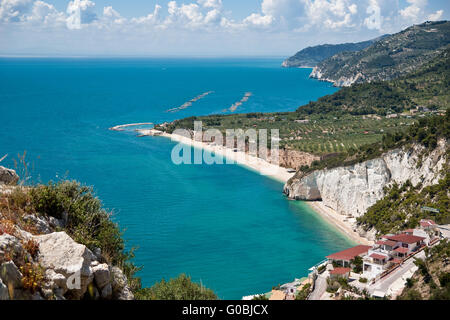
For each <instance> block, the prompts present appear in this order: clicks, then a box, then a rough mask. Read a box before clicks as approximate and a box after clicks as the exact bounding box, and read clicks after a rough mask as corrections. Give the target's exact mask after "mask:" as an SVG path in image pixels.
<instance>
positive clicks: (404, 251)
mask: <svg viewBox="0 0 450 320" xmlns="http://www.w3.org/2000/svg"><path fill="white" fill-rule="evenodd" d="M394 251H397V252H400V253H408V248H402V247H398V248H397V249H395V250H394Z"/></svg>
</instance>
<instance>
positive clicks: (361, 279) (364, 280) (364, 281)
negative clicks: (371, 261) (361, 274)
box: [359, 278, 368, 283]
mask: <svg viewBox="0 0 450 320" xmlns="http://www.w3.org/2000/svg"><path fill="white" fill-rule="evenodd" d="M367 281H368V280H367V278H359V282H361V283H367Z"/></svg>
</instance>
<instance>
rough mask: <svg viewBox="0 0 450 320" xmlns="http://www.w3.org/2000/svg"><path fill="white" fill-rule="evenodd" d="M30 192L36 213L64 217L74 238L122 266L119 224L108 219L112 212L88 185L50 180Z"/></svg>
mask: <svg viewBox="0 0 450 320" xmlns="http://www.w3.org/2000/svg"><path fill="white" fill-rule="evenodd" d="M30 195H31V202H32V204H33V206H34V208H35V210H36V211H37V212H38V213H41V214H47V215H50V216H52V217H55V218H57V219H62V218H64V217H66V219H67V223H66V227H65V230H66V231H67V233H68V234H69V235H70V236H71V237H72V238H73V239H74V240H75V241H76V242H78V243H82V244H84V245H86V246H87V247H88V248H89V249H91V250H93V249H94V248H100V249H101V251H102V255H104V257H105V258H106V259H107V260H108V262H110V263H112V264H114V265H119V266H121V267H122V265H123V263H124V262H125V260H127V259H128V254H127V253H125V252H124V247H125V245H124V241H123V239H122V233H121V232H120V230H119V227H118V225H117V224H116V223H114V222H112V221H111V219H110V217H111V214H110V213H108V212H106V211H105V210H104V209H103V208H102V203H101V201H100V200H99V199H98V198H97V197H95V195H94V193H93V190H92V188H91V187H86V186H82V185H80V184H79V183H78V182H75V181H62V182H58V183H53V182H50V183H49V184H48V185H41V186H37V187H35V188H33V189H31V191H30Z"/></svg>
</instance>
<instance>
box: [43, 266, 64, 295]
mask: <svg viewBox="0 0 450 320" xmlns="http://www.w3.org/2000/svg"><path fill="white" fill-rule="evenodd" d="M45 278H46V279H47V282H46V284H45V287H46V288H49V289H55V288H61V289H63V292H64V293H66V291H67V279H66V277H65V276H64V275H63V274H61V273H56V272H55V271H54V270H53V269H47V270H45Z"/></svg>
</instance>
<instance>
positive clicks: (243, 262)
mask: <svg viewBox="0 0 450 320" xmlns="http://www.w3.org/2000/svg"><path fill="white" fill-rule="evenodd" d="M281 62H282V59H261V58H257V59H237V58H236V59H12V58H11V59H9V58H8V59H6V58H3V59H0V117H1V118H0V120H1V121H0V157H2V156H3V155H4V154H6V153H8V154H9V156H8V157H7V158H6V160H5V161H3V162H2V165H4V166H9V167H13V166H14V165H13V160H14V159H17V154H18V153H23V151H25V150H26V152H27V155H26V159H27V161H28V163H29V167H30V171H31V174H32V177H33V181H35V182H36V181H37V182H44V183H45V182H47V181H49V180H58V179H63V178H70V179H77V180H79V181H82V182H83V183H85V184H87V185H92V186H94V189H95V191H96V193H97V194H98V196H99V197H100V198H101V199H102V200H103V203H104V206H105V207H106V208H109V209H114V212H115V214H114V217H113V218H114V220H115V221H117V222H118V223H119V225H120V226H121V227H122V228H124V229H126V231H125V238H126V239H127V241H128V242H127V245H128V247H135V246H136V247H138V250H137V251H136V258H135V262H136V264H138V265H141V266H143V270H142V271H141V272H140V274H139V275H140V276H141V277H142V280H143V284H144V285H146V286H150V285H152V284H153V283H155V282H156V281H159V280H160V279H161V278H166V279H168V278H171V277H175V276H177V275H178V274H180V273H186V274H188V275H190V276H192V278H193V280H195V281H201V282H202V283H203V284H204V285H205V286H207V287H210V288H212V289H213V290H214V291H215V292H216V293H217V294H218V295H219V297H220V298H223V299H240V298H241V297H242V296H243V295H248V294H253V293H263V292H267V291H270V289H271V288H272V287H273V286H275V285H277V284H281V283H285V282H289V281H292V280H293V279H294V278H299V277H302V276H305V275H307V273H308V268H309V267H311V266H312V265H314V264H315V263H317V262H319V261H321V260H322V259H323V258H324V257H325V256H326V255H327V254H329V253H332V252H334V251H337V250H341V249H344V248H346V247H348V246H349V245H351V243H350V241H349V240H348V239H347V238H345V237H344V236H342V235H341V234H340V233H339V232H338V231H336V230H335V229H334V228H333V227H332V226H330V225H328V224H327V223H326V222H324V221H323V220H322V219H321V218H320V217H318V215H317V214H315V213H314V212H312V211H311V209H309V207H308V206H307V205H305V204H304V203H301V202H293V201H288V200H286V199H285V197H284V196H283V194H282V184H281V183H279V182H277V181H273V180H271V179H270V178H267V177H264V176H260V175H259V174H257V173H254V172H251V171H248V170H247V169H244V168H242V167H240V166H237V165H213V166H208V165H180V166H177V165H175V164H173V163H172V162H171V160H170V152H171V149H172V148H173V146H174V145H175V144H174V143H173V142H171V141H170V140H168V139H165V138H161V137H146V138H138V137H136V135H135V134H134V133H133V132H114V131H110V130H108V128H109V127H112V126H114V125H118V124H124V123H134V122H163V121H171V120H175V119H177V118H182V117H186V116H192V115H207V114H216V113H221V111H222V110H224V109H226V108H229V107H230V106H231V105H232V104H233V103H235V102H237V101H240V100H241V99H242V97H243V96H244V94H245V93H246V92H251V93H252V96H251V97H250V98H249V100H248V101H247V102H244V103H243V104H242V105H241V106H239V107H238V108H237V110H236V112H242V113H244V112H268V111H292V110H295V109H296V108H297V107H298V106H300V105H302V104H305V103H308V102H309V101H310V100H315V99H317V98H319V97H321V96H324V95H326V94H330V93H333V92H334V91H335V90H336V89H335V88H333V87H332V86H331V85H330V84H327V83H324V82H318V81H315V80H311V79H308V75H309V72H310V70H308V69H283V68H281V67H280V64H281ZM208 91H214V92H213V93H211V94H210V95H208V96H206V97H204V98H203V99H200V100H198V101H196V102H194V103H192V106H191V107H188V108H186V109H183V110H181V111H179V112H177V113H167V112H165V110H167V109H170V108H174V107H179V106H180V105H182V104H183V103H185V102H187V101H189V100H191V99H193V98H195V97H197V96H198V95H200V94H202V93H204V92H208Z"/></svg>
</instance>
